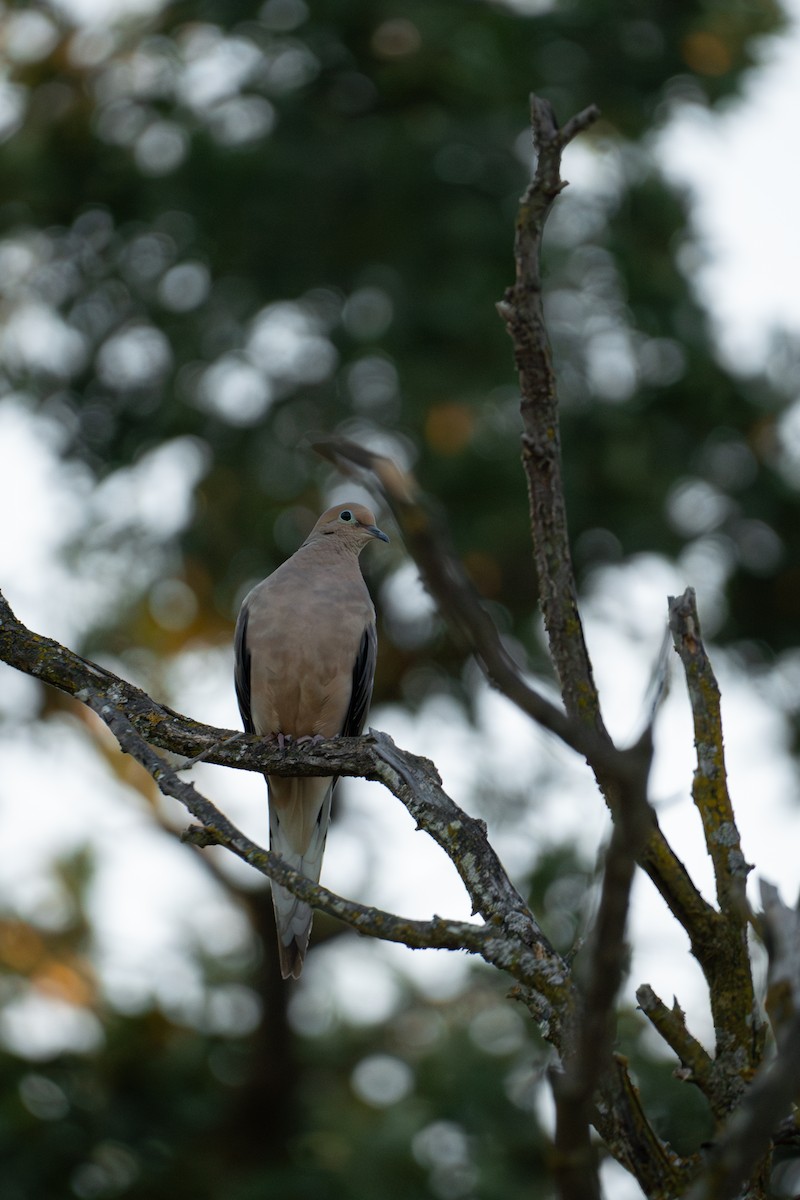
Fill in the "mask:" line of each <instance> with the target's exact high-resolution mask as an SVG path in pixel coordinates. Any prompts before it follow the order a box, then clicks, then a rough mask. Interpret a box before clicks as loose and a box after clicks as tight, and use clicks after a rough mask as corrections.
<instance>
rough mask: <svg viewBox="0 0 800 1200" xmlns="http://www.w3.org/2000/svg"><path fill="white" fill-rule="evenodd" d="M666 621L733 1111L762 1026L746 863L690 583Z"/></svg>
mask: <svg viewBox="0 0 800 1200" xmlns="http://www.w3.org/2000/svg"><path fill="white" fill-rule="evenodd" d="M669 624H670V630H671V632H672V637H673V641H674V644H675V649H676V650H677V652H678V654H679V656H680V659H681V662H682V664H683V668H684V672H685V675H686V684H687V688H688V691H689V699H690V703H691V707H692V718H693V721H694V738H695V746H696V749H697V768H696V770H695V773H694V781H693V784H692V796H693V798H694V802H695V805H696V807H697V810H698V812H699V814H700V818H701V820H702V823H703V832H704V834H705V841H706V847H707V849H708V853H709V855H710V857H711V861H712V864H713V867H714V876H715V880H716V888H717V898H718V901H719V909H720V911H719V916H718V919H717V921H716V929H715V932H714V935H713V936H712V937H711V938H710V939H708V940H707V941H706V942H704V943H702V944H698V945H697V947H696V954H697V957H698V961H699V962H700V965H701V967H702V969H703V971H704V973H705V975H706V978H707V979H708V983H709V992H710V999H711V1008H712V1015H713V1018H714V1028H715V1030H716V1035H717V1080H718V1083H720V1082H721V1080H722V1073H721V1072H720V1070H719V1068H720V1065H721V1064H722V1063H724V1062H725V1060H726V1058H728V1059H729V1060H730V1068H731V1070H730V1076H729V1079H728V1081H727V1089H726V1090H727V1096H726V1098H725V1101H724V1102H725V1103H726V1104H727V1107H728V1110H730V1109H731V1108H732V1107H733V1106H734V1105H735V1103H736V1101H737V1099H738V1096H739V1094H740V1093H741V1090H742V1088H743V1087H744V1083H745V1080H746V1079H747V1078H748V1077H749V1076H750V1075H751V1074H752V1072H753V1070H754V1069H755V1068H756V1067H757V1066H758V1064H759V1062H760V1061H761V1057H762V1055H763V1050H764V1037H765V1028H764V1024H763V1021H762V1020H761V1018H760V1015H759V1012H758V1006H757V1004H756V999H755V989H754V987H753V977H752V970H751V966H750V954H749V950H748V945H747V928H748V915H749V909H748V904H747V897H746V893H745V886H746V882H747V875H748V872H749V871H750V867H749V866H748V864H747V863H746V862H745V859H744V855H743V854H742V848H741V843H740V840H739V831H738V829H737V827H736V820H735V817H734V812H733V805H732V804H731V799H730V795H729V793H728V783H727V773H726V769H725V755H724V749H723V742H722V718H721V714H720V693H719V686H718V684H717V680H716V678H715V676H714V672H713V669H712V667H711V663H710V661H709V658H708V655H707V654H706V650H705V647H704V645H703V640H702V634H701V631H700V620H699V617H698V615H697V603H696V599H695V594H694V590H693V589H692V588H687V590H686V591H685V592H684V593H683V595H682V596H677V597H670V601H669ZM743 1053H744V1059H743V1058H742V1054H743ZM717 1100H718V1102H719V1100H720V1094H719V1093H718V1096H717Z"/></svg>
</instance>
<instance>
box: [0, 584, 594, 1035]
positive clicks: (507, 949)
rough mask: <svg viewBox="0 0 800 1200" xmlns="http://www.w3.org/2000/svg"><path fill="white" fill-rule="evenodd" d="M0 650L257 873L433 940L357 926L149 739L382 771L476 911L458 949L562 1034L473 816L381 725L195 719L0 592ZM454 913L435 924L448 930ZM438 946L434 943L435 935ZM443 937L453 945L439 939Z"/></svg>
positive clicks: (552, 984)
mask: <svg viewBox="0 0 800 1200" xmlns="http://www.w3.org/2000/svg"><path fill="white" fill-rule="evenodd" d="M0 659H3V660H4V661H6V662H8V663H9V664H10V665H12V666H15V667H17V668H19V669H20V670H23V671H26V672H27V673H28V674H31V675H34V676H36V677H37V678H39V679H42V680H43V681H44V682H47V683H50V684H52V685H53V686H55V687H57V688H59V689H60V690H62V691H65V692H67V693H68V694H69V695H72V696H74V697H75V698H76V699H78V700H80V701H81V702H82V703H84V704H86V705H87V706H88V707H90V708H91V709H92V710H93V711H94V712H95V713H97V714H98V716H100V717H101V719H102V720H103V721H104V722H105V723H106V724H107V725H108V726H109V728H110V729H111V730H112V732H113V733H114V734H115V736H116V737H117V739H118V741H119V742H120V744H121V745H122V746H123V748H124V749H125V750H126V751H127V752H128V753H130V754H132V755H133V757H135V758H136V759H137V760H138V761H139V762H141V763H142V765H143V766H144V767H145V768H146V769H147V770H148V771H149V772H150V774H151V775H152V776H153V778H154V779H155V780H156V782H157V783H158V785H159V787H160V788H161V789H162V790H164V791H166V792H167V794H169V795H172V796H174V797H175V798H176V799H178V800H180V801H181V803H183V804H185V805H186V807H187V808H188V809H189V811H190V812H191V813H192V815H193V816H195V817H196V819H197V820H199V821H201V823H202V825H203V827H204V828H205V829H207V830H208V831H209V832H210V835H211V836H212V837H213V839H214V840H215V841H216V842H218V843H220V844H222V845H225V846H227V847H228V848H229V849H230V850H232V851H233V852H234V853H235V854H238V855H239V856H240V857H242V858H244V859H245V860H246V861H247V862H250V863H251V865H253V866H255V867H256V868H257V869H258V870H261V871H263V873H264V874H267V875H270V876H271V877H273V878H275V879H276V880H277V881H278V882H279V883H281V884H285V886H286V887H288V888H289V890H290V891H295V892H296V893H297V894H298V895H301V897H302V898H303V899H307V900H308V902H309V903H310V904H312V905H313V906H314V907H319V908H322V909H323V911H325V912H329V913H330V914H331V915H333V916H339V918H340V919H341V920H344V921H347V922H348V923H350V924H352V925H353V926H354V927H356V928H358V929H359V930H360V931H361V932H370V933H372V934H373V936H384V935H383V934H382V933H380V932H378V930H379V928H381V929H385V930H389V929H391V930H393V931H394V932H393V934H392V935H389V934H388V933H387V937H389V940H402V938H401V937H400V936H399V931H400V929H401V927H402V928H406V929H408V930H409V936H410V939H411V941H410V943H409V944H411V945H415V946H416V945H423V944H430V945H433V944H434V943H433V942H431V943H424V942H422V941H420V940H419V939H420V938H421V937H422V936H423V933H422V930H423V926H425V925H426V923H424V922H422V923H417V924H416V925H415V924H414V923H413V922H412V923H410V924H409V923H408V922H407V921H405V920H404V918H400V917H394V916H393V915H392V914H379V919H378V921H377V923H376V924H373V926H372V928H370V929H368V928H367V917H366V915H365V914H366V913H367V912H368V911H369V910H367V909H364V908H363V906H358V905H355V906H351V907H348V905H351V902H349V901H343V900H342V899H341V898H340V897H336V896H334V895H333V893H329V892H327V891H326V890H325V889H322V890H321V891H320V892H319V893H317V892H315V891H314V890H313V889H314V887H315V886H316V885H313V884H310V883H309V881H308V880H306V879H305V878H304V877H303V876H301V875H298V874H297V872H294V871H292V869H291V868H290V867H288V866H287V864H285V863H283V861H282V860H281V859H280V858H279V857H278V856H277V855H274V854H271V853H270V852H268V851H264V850H262V849H261V848H260V847H258V846H256V845H255V844H254V843H252V842H249V841H248V840H247V839H246V838H244V836H243V835H242V834H241V833H239V831H238V830H236V829H235V827H234V826H232V825H231V824H230V822H227V820H226V818H224V817H223V816H222V814H220V813H219V812H218V810H216V809H215V808H214V806H213V805H211V804H210V802H209V801H208V800H206V799H205V798H204V797H202V796H200V795H199V793H197V791H196V789H194V787H193V786H192V785H191V784H189V783H186V782H185V781H182V780H180V779H179V778H178V775H177V773H176V771H175V770H174V769H173V768H172V767H170V766H168V764H167V763H166V762H165V761H164V760H163V759H162V758H161V757H160V756H159V755H157V754H156V753H155V751H153V750H152V749H151V746H152V745H155V746H159V747H160V748H161V749H165V750H168V751H170V752H171V753H173V754H178V755H181V756H184V757H188V758H189V759H192V760H195V761H196V760H197V758H199V757H202V758H203V759H204V760H205V761H206V762H209V763H213V764H217V765H220V766H229V767H236V768H238V769H240V770H250V771H258V772H267V771H268V772H269V773H270V774H273V775H318V776H325V775H333V774H335V775H350V776H363V777H364V778H367V779H374V780H378V781H379V782H381V783H382V784H383V785H384V786H385V787H387V788H388V790H389V791H391V792H392V793H393V794H394V795H395V796H397V798H398V799H399V800H400V801H401V802H402V803H403V804H404V805H405V806H406V808H407V809H408V811H409V812H410V814H411V815H412V817H414V819H415V820H416V821H417V824H418V827H419V828H420V829H423V830H424V831H425V832H426V833H428V834H429V836H431V837H432V838H433V839H434V840H435V841H436V842H437V843H438V844H439V845H440V846H442V848H443V849H444V850H445V852H446V853H447V855H448V857H449V858H450V859H451V861H452V862H453V864H454V865H455V867H456V870H457V871H458V873H459V875H460V876H461V879H462V881H463V882H464V885H465V887H466V889H467V891H468V893H469V895H470V898H471V900H472V904H473V911H474V912H476V913H479V914H480V915H481V916H482V917H483V918H484V920H485V921H486V922H487V926H486V929H487V932H486V934H485V935H484V934H483V933H480V932H479V933H478V934H476V933H474V932H471V930H480V928H481V927H479V926H468V925H467V926H464V929H465V931H466V936H467V937H468V938H469V939H471V940H470V942H469V944H468V945H466V944H465V945H464V946H462V947H461V948H463V949H469V950H471V952H473V953H482V951H481V950H480V949H479V948H478V947H479V945H481V946H485V945H487V944H488V945H489V946H490V953H491V955H492V956H493V957H492V959H491V961H493V962H494V963H495V965H497V966H499V965H500V964H501V962H502V963H504V964H505V967H504V969H507V970H509V971H510V973H511V974H512V975H514V976H515V977H516V978H517V979H519V980H520V981H521V982H522V983H524V984H526V985H528V986H530V987H532V988H535V989H536V990H539V991H541V992H542V994H543V995H544V996H545V997H546V998H547V1000H548V1002H549V1003H550V1004H551V1005H552V1006H553V1011H554V1013H555V1014H556V1015H557V1016H558V1018H559V1021H558V1022H556V1025H555V1026H554V1029H553V1036H554V1037H556V1038H559V1037H560V1036H562V1034H561V1032H560V1023H562V1022H564V1021H565V1020H566V1021H568V1022H569V1021H571V1013H572V1010H573V1007H574V996H573V989H572V985H571V981H570V973H569V969H568V968H567V966H566V964H565V963H564V961H563V959H562V958H561V957H560V955H558V954H557V953H556V952H555V951H554V950H553V948H552V947H551V946H550V944H549V942H548V941H547V939H546V938H545V936H544V934H543V933H542V931H541V930H540V929H539V927H538V925H537V923H536V920H535V918H534V917H533V914H532V913H531V912H530V910H529V908H528V906H527V905H526V904H525V902H524V900H523V899H522V897H521V896H520V894H519V892H518V891H517V889H516V888H515V887H514V885H513V884H512V883H511V881H510V879H509V878H508V876H507V874H506V872H505V870H504V868H503V866H502V863H501V862H500V860H499V859H498V857H497V855H496V854H495V852H494V850H493V849H492V847H491V845H490V844H489V842H488V840H487V837H486V827H485V825H484V824H483V822H482V821H478V820H476V819H475V818H473V817H470V816H469V815H468V814H467V813H465V812H464V811H463V810H462V809H460V808H459V807H458V805H456V804H455V803H454V801H453V800H452V799H451V798H450V797H449V796H448V795H447V793H446V792H445V791H444V790H443V788H442V787H441V781H440V779H439V776H438V773H437V772H436V769H435V767H434V766H433V764H432V763H430V762H429V761H428V760H427V759H422V758H418V757H417V756H415V755H412V754H409V753H407V752H405V751H402V750H400V749H398V747H396V746H395V745H394V743H393V742H392V740H391V738H390V737H388V735H386V734H384V733H378V732H374V731H373V732H371V733H370V735H369V736H368V737H364V738H335V739H332V740H330V741H327V742H320V743H311V744H306V743H303V744H302V745H291V744H290V745H289V746H287V747H286V749H284V750H281V749H280V748H279V747H278V746H277V744H276V743H275V742H274V741H272V742H270V741H269V740H267V739H264V738H257V737H253V736H250V735H244V734H240V735H237V734H234V733H232V732H231V731H230V730H225V729H215V728H213V727H211V726H208V725H201V724H200V723H198V722H196V721H192V720H191V719H190V718H188V717H183V716H181V715H180V714H178V713H175V712H174V711H173V710H172V709H169V708H167V707H166V706H164V705H159V704H157V703H156V702H155V701H153V700H152V699H151V698H150V697H149V696H148V695H147V694H146V693H145V692H142V691H141V689H139V688H136V687H135V686H134V685H133V684H129V683H127V682H126V681H125V680H123V679H120V678H119V677H118V676H116V675H114V674H113V673H112V672H110V671H107V670H105V669H104V668H102V667H99V666H98V665H97V664H95V663H92V662H90V661H88V660H87V659H84V658H81V657H80V656H79V655H77V654H74V653H73V652H72V651H70V650H68V649H67V648H66V647H64V646H60V645H59V644H58V643H57V642H54V641H52V640H51V639H49V638H44V637H41V636H40V635H38V634H34V633H32V632H31V631H30V630H28V629H27V628H26V627H25V626H24V625H23V624H22V622H21V621H19V620H18V619H17V618H16V617H15V616H14V614H13V612H12V611H11V608H10V607H9V605H8V603H7V601H6V600H5V598H4V597H3V595H2V593H0ZM148 743H149V744H148ZM309 888H310V889H312V890H311V891H309V890H308V889H309ZM317 901H319V902H317ZM393 922H394V923H393ZM457 924H458V923H454V922H445V923H444V925H446V926H447V927H448V928H450V929H452V928H454V927H455V925H457ZM427 930H428V934H429V935H430V936H434V935H435V936H436V937H440V938H442V937H445V934H444V933H443V931H442V930H443V926H440V925H430V923H428V924H427ZM447 937H448V938H450V939H451V941H452V934H447ZM476 938H477V940H476ZM442 946H443V947H445V943H444V942H442ZM446 948H450V949H452V948H455V947H454V946H453V945H448V946H447V947H446ZM520 956H521V957H520ZM523 964H524V965H523Z"/></svg>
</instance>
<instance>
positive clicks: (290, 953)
mask: <svg viewBox="0 0 800 1200" xmlns="http://www.w3.org/2000/svg"><path fill="white" fill-rule="evenodd" d="M308 782H310V781H307V780H292V781H289V780H281V783H282V784H284V787H285V785H286V784H287V783H293V784H295V786H297V785H302V783H306V784H308ZM318 782H319V781H317V780H315V781H314V783H318ZM333 786H334V784H333V780H331V781H330V782H329V783H328V786H327V787H326V789H325V792H324V794H323V796H322V799H321V802H319V801H318V802H317V803H316V804H314V806H313V807H314V810H315V811H314V812H313V813H312V814H311V821H310V822H309V824H310V826H311V828H310V830H309V831H308V843H307V845H306V848H305V850H304V851H303V852H302V853H300V852H299V851H298V850H297V849H296V847H297V844H298V841H297V839H296V837H292V834H293V833H295V832H296V826H297V822H296V820H295V821H291V819H289V820H287V819H286V818H287V816H288V814H287V812H286V810H285V809H284V811H283V813H282V812H281V809H280V808H279V807H278V805H277V804H276V803H275V795H274V791H273V788H272V787H270V808H269V844H270V849H271V850H274V851H275V853H276V854H280V856H281V858H282V859H283V860H284V861H285V862H286V863H287V864H288V865H289V866H290V867H294V869H295V870H296V871H299V872H300V873H301V874H302V875H305V876H306V878H307V879H310V880H311V881H312V883H318V882H319V877H320V872H321V870H322V856H323V854H324V851H325V840H326V838H327V835H328V825H329V824H330V818H331V799H332V796H333ZM298 790H299V789H298ZM294 803H295V804H303V803H304V799H303V798H301V797H296V798H295V800H294ZM306 805H307V802H306ZM305 840H306V839H305V838H303V839H302V841H301V844H302V842H305ZM272 904H273V907H274V909H275V927H276V929H277V933H278V954H279V957H280V966H281V975H282V976H283V978H284V979H289V978H290V977H291V978H292V979H298V978H299V976H300V972H301V971H302V969H303V960H304V958H305V954H306V950H307V949H308V939H309V936H310V934H311V922H312V920H313V917H314V912H313V910H312V909H311V908H310V907H309V906H308V905H307V904H305V903H304V902H303V901H302V900H298V898H297V896H295V895H293V894H292V892H290V891H289V890H288V889H287V888H284V887H281V885H280V884H279V883H275V882H273V884H272Z"/></svg>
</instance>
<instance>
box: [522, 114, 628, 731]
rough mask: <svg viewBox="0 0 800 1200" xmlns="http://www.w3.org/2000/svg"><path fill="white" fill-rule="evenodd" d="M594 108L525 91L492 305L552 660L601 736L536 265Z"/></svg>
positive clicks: (572, 711) (566, 691)
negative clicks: (512, 266)
mask: <svg viewBox="0 0 800 1200" xmlns="http://www.w3.org/2000/svg"><path fill="white" fill-rule="evenodd" d="M599 115H600V113H599V110H598V109H597V108H595V107H592V108H588V109H586V110H585V111H584V112H582V113H580V114H578V116H576V117H574V118H573V119H572V120H571V121H569V122H568V123H567V124H566V125H565V126H564V128H563V129H559V127H558V124H557V122H556V119H555V114H554V112H553V109H552V107H551V106H550V104H549V103H548V101H546V100H542V99H541V98H539V97H538V96H532V97H531V126H532V130H533V141H534V146H535V149H536V153H537V160H536V167H535V170H534V174H533V178H532V180H531V182H530V184H529V186H528V188H527V190H526V192H525V194H524V195H523V197H522V199H521V201H520V204H519V210H518V214H517V224H516V236H515V241H514V260H515V263H516V282H515V283H514V284H513V286H512V287H510V288H508V289H507V291H506V293H505V296H504V297H503V299H502V301H501V302H500V304H498V311H499V312H500V315H501V316H502V318H503V320H504V321H505V323H506V325H507V327H508V332H509V334H510V335H511V339H512V341H513V343H514V357H515V360H516V364H517V370H518V372H519V381H520V390H521V393H522V401H521V405H520V412H521V414H522V423H523V428H524V432H523V435H522V461H523V465H524V467H525V475H526V478H527V481H528V495H529V501H530V516H531V532H532V534H533V547H534V557H535V560H536V570H537V575H538V579H539V592H540V598H541V604H542V612H543V614H544V620H545V626H546V628H547V632H548V635H549V639H550V650H551V653H552V656H553V662H554V663H555V666H556V670H557V671H558V674H559V678H560V680H561V691H562V695H563V697H564V704H565V706H566V709H567V712H568V714H569V715H570V716H571V717H573V718H575V719H577V720H580V721H581V722H582V723H584V724H588V725H590V726H592V727H593V728H594V729H595V730H596V732H597V733H598V734H599V735H600V736H601V737H604V738H605V737H607V736H608V735H607V733H606V730H605V726H604V724H603V719H602V716H601V713H600V698H599V696H598V694H597V688H596V687H595V683H594V678H593V675H592V665H591V662H590V660H589V653H588V651H587V649H586V642H585V639H584V636H583V625H582V622H581V618H580V613H579V611H578V590H577V586H576V584H575V575H574V571H573V569H572V555H571V551H570V545H569V533H568V529H567V517H566V511H565V507H564V487H563V483H562V479H561V437H560V433H559V418H558V396H557V390H556V379H555V372H554V371H553V363H552V356H551V352H550V343H549V339H548V336H547V328H546V325H545V320H544V309H543V304H542V275H541V265H540V255H541V245H542V238H543V235H544V226H545V222H546V220H547V217H548V214H549V212H550V209H551V207H552V204H553V201H554V200H555V199H556V197H557V196H558V195H559V194H560V193H561V191H562V190H563V189H564V187H565V184H564V182H563V180H562V179H561V174H560V170H561V154H562V152H563V150H564V147H565V146H566V145H567V144H568V143H569V141H570V140H571V139H572V138H573V137H574V136H575V135H576V134H577V133H579V132H580V131H582V130H584V129H587V128H588V127H589V126H590V125H591V124H592V123H593V122H594V121H596V120H597V118H598V117H599Z"/></svg>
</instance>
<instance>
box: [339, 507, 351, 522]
mask: <svg viewBox="0 0 800 1200" xmlns="http://www.w3.org/2000/svg"><path fill="white" fill-rule="evenodd" d="M352 519H353V514H352V513H351V512H350V509H349V508H346V509H345V510H344V512H340V513H339V520H340V521H352Z"/></svg>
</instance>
